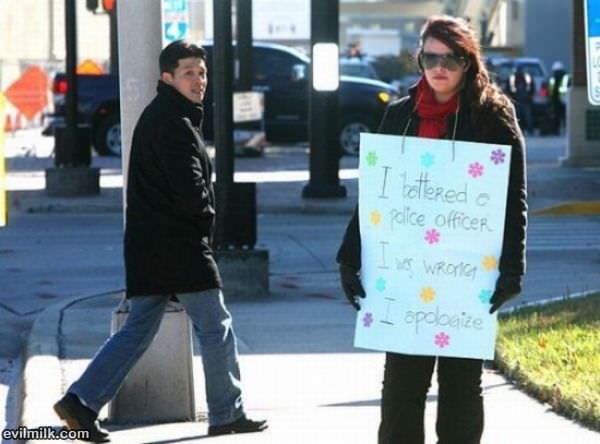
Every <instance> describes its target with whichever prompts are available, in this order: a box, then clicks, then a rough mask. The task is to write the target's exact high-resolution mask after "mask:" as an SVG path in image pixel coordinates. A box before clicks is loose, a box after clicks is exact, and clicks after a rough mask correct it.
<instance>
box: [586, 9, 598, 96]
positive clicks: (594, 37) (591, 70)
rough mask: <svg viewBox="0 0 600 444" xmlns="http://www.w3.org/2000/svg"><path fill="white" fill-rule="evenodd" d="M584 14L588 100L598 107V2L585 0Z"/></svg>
mask: <svg viewBox="0 0 600 444" xmlns="http://www.w3.org/2000/svg"><path fill="white" fill-rule="evenodd" d="M584 14H585V19H584V21H585V55H586V60H587V90H588V100H589V102H590V103H591V104H592V105H597V106H598V105H600V2H599V1H598V0H586V1H585V2H584Z"/></svg>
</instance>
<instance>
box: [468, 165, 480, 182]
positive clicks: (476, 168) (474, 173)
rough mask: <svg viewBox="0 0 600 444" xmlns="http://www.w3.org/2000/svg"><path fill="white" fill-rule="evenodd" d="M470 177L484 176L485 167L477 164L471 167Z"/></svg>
mask: <svg viewBox="0 0 600 444" xmlns="http://www.w3.org/2000/svg"><path fill="white" fill-rule="evenodd" d="M469 175H470V176H471V177H473V178H475V179H476V178H478V177H479V176H482V175H483V165H482V164H480V163H479V162H475V163H472V164H470V165H469Z"/></svg>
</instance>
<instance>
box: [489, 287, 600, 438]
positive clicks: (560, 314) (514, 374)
mask: <svg viewBox="0 0 600 444" xmlns="http://www.w3.org/2000/svg"><path fill="white" fill-rule="evenodd" d="M496 362H497V365H498V366H499V368H500V369H501V370H502V371H503V372H504V374H505V375H506V376H507V377H508V378H510V379H512V380H514V381H515V382H516V383H517V384H518V385H519V386H520V387H521V388H522V389H524V390H525V391H526V392H527V393H529V394H531V395H533V396H534V397H536V398H537V399H539V400H540V401H542V402H545V403H548V404H549V405H550V406H552V408H553V409H554V410H555V411H557V412H559V413H561V414H563V415H565V416H567V417H569V418H572V419H574V420H576V421H579V422H581V423H582V424H584V425H586V426H588V427H590V428H593V429H595V430H600V294H594V295H590V296H587V297H584V298H577V299H569V300H564V301H560V302H557V303H552V304H548V305H544V306H539V307H529V308H524V309H522V310H518V311H516V312H513V313H511V314H508V315H502V316H501V317H500V320H499V331H498V341H497V343H496Z"/></svg>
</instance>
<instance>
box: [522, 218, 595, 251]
mask: <svg viewBox="0 0 600 444" xmlns="http://www.w3.org/2000/svg"><path fill="white" fill-rule="evenodd" d="M527 250H528V251H530V252H531V251H599V252H600V216H563V217H556V216H535V217H530V218H529V227H528V230H527Z"/></svg>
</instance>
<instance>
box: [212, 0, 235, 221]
mask: <svg viewBox="0 0 600 444" xmlns="http://www.w3.org/2000/svg"><path fill="white" fill-rule="evenodd" d="M213 19H214V20H213V22H214V29H215V31H214V34H215V35H214V38H215V41H214V50H213V72H212V73H210V72H209V73H208V75H209V78H212V80H213V88H214V89H213V90H214V97H215V112H214V132H215V155H216V173H217V184H218V185H219V187H220V188H221V190H224V189H225V188H227V186H228V184H231V183H233V96H232V92H233V63H232V62H233V46H232V44H231V37H232V36H231V34H232V33H231V0H219V1H217V2H214V16H213ZM211 74H212V75H211ZM223 192H224V195H227V192H226V191H223ZM223 203H224V202H223ZM219 204H221V202H218V201H217V207H218V206H219ZM218 222H219V221H217V224H218Z"/></svg>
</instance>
